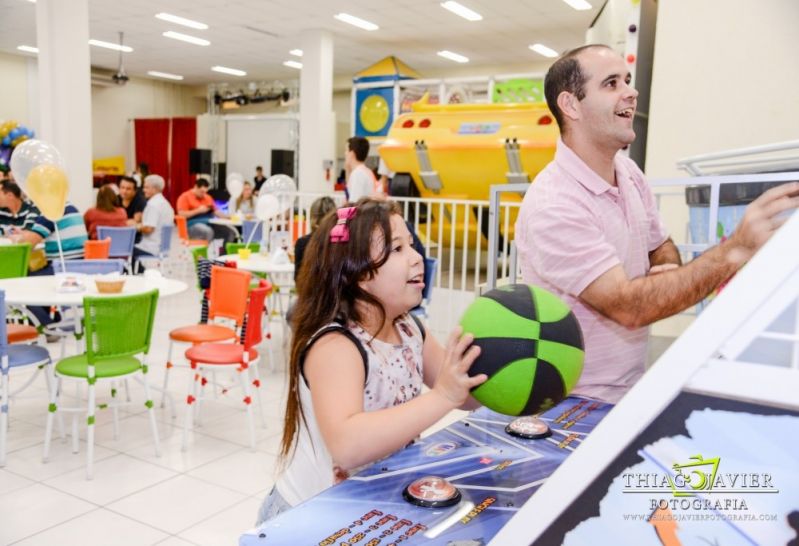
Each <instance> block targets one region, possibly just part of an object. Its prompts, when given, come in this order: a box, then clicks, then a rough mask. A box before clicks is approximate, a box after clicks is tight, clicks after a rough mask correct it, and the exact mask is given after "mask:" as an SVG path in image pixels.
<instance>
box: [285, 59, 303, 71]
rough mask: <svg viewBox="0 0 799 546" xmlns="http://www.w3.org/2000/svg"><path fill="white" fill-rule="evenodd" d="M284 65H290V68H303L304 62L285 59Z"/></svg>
mask: <svg viewBox="0 0 799 546" xmlns="http://www.w3.org/2000/svg"><path fill="white" fill-rule="evenodd" d="M283 66H288V67H289V68H296V69H297V70H301V69H302V63H298V62H297V61H285V62H284V63H283Z"/></svg>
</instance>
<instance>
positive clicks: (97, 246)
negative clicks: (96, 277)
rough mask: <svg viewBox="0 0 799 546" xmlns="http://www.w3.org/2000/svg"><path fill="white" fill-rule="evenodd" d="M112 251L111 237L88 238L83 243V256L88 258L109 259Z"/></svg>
mask: <svg viewBox="0 0 799 546" xmlns="http://www.w3.org/2000/svg"><path fill="white" fill-rule="evenodd" d="M110 251H111V238H110V237H106V238H105V239H100V240H97V241H91V240H87V241H86V242H84V243H83V257H84V258H85V259H87V260H107V259H108V253H109V252H110Z"/></svg>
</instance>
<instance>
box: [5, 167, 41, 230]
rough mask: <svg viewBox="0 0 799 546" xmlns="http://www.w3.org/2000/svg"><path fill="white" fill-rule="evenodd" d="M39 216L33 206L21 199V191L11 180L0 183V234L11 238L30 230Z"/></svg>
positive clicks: (6, 179) (37, 210)
mask: <svg viewBox="0 0 799 546" xmlns="http://www.w3.org/2000/svg"><path fill="white" fill-rule="evenodd" d="M37 216H39V209H37V208H36V206H35V205H33V204H31V203H29V202H27V201H25V200H24V199H22V190H20V189H19V186H18V185H17V183H16V182H14V181H13V180H10V179H8V178H5V179H3V180H2V181H0V234H1V235H5V236H11V235H14V234H16V233H19V232H21V231H22V230H25V229H30V228H31V227H32V226H33V224H34V223H35V222H36V217H37Z"/></svg>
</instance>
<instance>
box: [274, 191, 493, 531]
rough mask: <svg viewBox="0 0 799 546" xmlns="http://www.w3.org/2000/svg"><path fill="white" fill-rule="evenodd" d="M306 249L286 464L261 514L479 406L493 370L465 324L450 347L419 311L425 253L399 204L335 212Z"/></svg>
mask: <svg viewBox="0 0 799 546" xmlns="http://www.w3.org/2000/svg"><path fill="white" fill-rule="evenodd" d="M306 252H308V253H309V255H312V256H313V257H314V259H313V260H312V261H308V262H307V263H306V266H305V267H303V269H302V271H301V273H300V276H299V279H298V283H297V289H298V292H299V298H298V299H297V309H296V312H295V313H296V314H295V320H294V322H293V326H294V332H295V333H294V336H293V339H292V344H291V358H290V363H289V390H288V393H289V394H288V398H287V402H286V416H285V421H284V429H283V440H282V443H281V449H280V459H281V464H280V466H279V468H280V473H279V475H278V477H277V481H276V483H275V487H274V488H273V489H272V491H271V492H270V493H269V495H268V496H267V498H266V500H265V501H264V503H263V506H262V507H261V510H260V512H259V516H258V519H259V521H260V522H263V521H266V520H267V519H271V518H272V517H274V516H276V515H277V514H279V513H280V512H281V511H284V510H286V509H288V508H289V507H291V506H296V505H297V504H299V503H301V502H303V501H305V500H307V499H308V498H310V497H312V496H313V495H316V494H317V493H319V492H320V491H322V490H324V489H326V488H328V487H330V486H331V485H333V484H335V483H337V482H340V481H342V480H344V479H346V478H347V477H348V476H349V474H350V473H351V472H355V471H357V470H358V469H359V468H361V467H362V466H364V465H366V464H369V463H372V462H374V461H377V460H379V459H382V458H383V457H386V456H387V455H390V454H391V453H393V452H395V451H397V450H399V449H402V448H403V447H404V446H406V445H408V443H410V442H412V441H413V440H414V439H415V438H416V437H418V436H419V434H420V433H421V432H422V431H423V430H425V429H426V428H428V427H430V426H431V425H432V424H434V423H435V422H436V421H438V420H439V419H441V418H442V417H443V416H445V415H447V414H448V413H449V412H450V411H451V410H453V409H455V408H459V407H465V406H469V407H476V406H477V404H476V402H475V401H474V400H473V399H471V398H470V397H469V390H470V389H472V388H474V387H476V386H477V385H480V384H481V383H483V382H484V381H485V380H486V379H487V377H486V375H485V374H477V375H475V376H474V377H469V375H468V373H467V372H468V370H469V367H470V366H471V365H472V363H473V362H474V360H475V358H477V356H478V355H479V354H480V348H479V347H477V346H476V345H472V342H473V341H474V339H473V336H472V335H470V334H466V335H461V330H460V328H459V327H458V328H456V329H455V330H454V331H453V332H452V333H451V334H450V336H449V340H448V342H447V346H446V349H445V348H444V347H442V346H441V344H440V343H439V342H438V341H437V340H436V338H435V336H433V335H427V333H426V332H425V329H424V326H423V325H422V324H421V322H418V321H417V320H416V319H415V318H414V317H413V316H412V315H410V314H409V313H408V311H409V310H410V309H412V308H413V307H414V306H416V305H418V304H419V302H420V301H421V299H422V287H423V282H422V277H423V274H422V271H423V260H422V256H421V255H420V254H419V253H418V252H416V251H415V250H414V249H413V247H412V246H411V234H410V233H409V232H408V228H407V226H406V225H405V222H404V220H403V218H402V215H401V214H400V208H399V206H398V205H397V204H396V203H392V202H390V201H381V200H374V199H362V200H361V201H359V202H358V204H357V205H355V206H352V207H346V208H343V209H339V210H338V211H336V214H328V215H327V216H325V217H324V219H323V220H322V222H321V224H320V225H319V227H318V228H317V229H316V231H314V233H313V235H312V236H311V241H310V243H309V244H308V248H307V250H306ZM423 383H424V384H427V385H428V386H429V387H430V390H429V391H427V392H422V385H423Z"/></svg>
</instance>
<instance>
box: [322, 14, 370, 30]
mask: <svg viewBox="0 0 799 546" xmlns="http://www.w3.org/2000/svg"><path fill="white" fill-rule="evenodd" d="M333 17H335V18H336V19H338V20H339V21H341V22H342V23H348V24H350V25H352V26H356V27H358V28H362V29H364V30H377V29H379V28H380V27H379V26H377V25H376V24H374V23H371V22H369V21H365V20H363V19H361V18H360V17H355V16H354V15H350V14H349V13H338V14H336V15H334V16H333Z"/></svg>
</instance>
